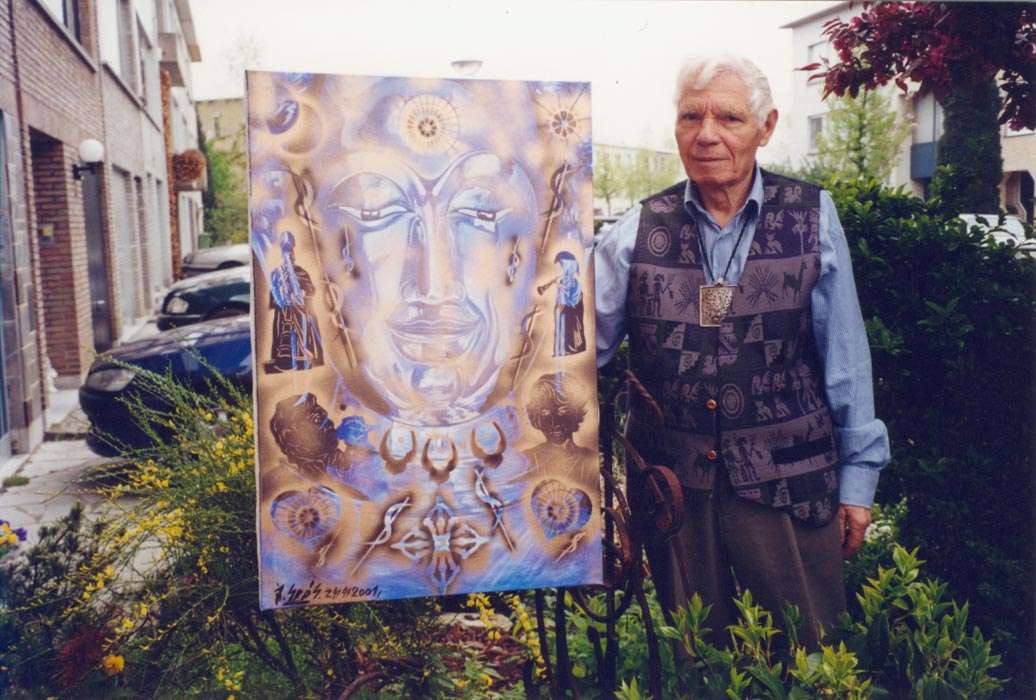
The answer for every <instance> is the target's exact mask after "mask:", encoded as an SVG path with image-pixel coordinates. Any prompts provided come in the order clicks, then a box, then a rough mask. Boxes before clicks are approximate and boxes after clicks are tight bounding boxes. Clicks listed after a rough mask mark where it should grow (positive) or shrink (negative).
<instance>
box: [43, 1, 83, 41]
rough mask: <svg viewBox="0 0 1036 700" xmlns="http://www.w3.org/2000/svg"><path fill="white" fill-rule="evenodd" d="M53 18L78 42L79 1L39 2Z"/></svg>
mask: <svg viewBox="0 0 1036 700" xmlns="http://www.w3.org/2000/svg"><path fill="white" fill-rule="evenodd" d="M40 2H41V3H42V4H43V6H44V7H46V8H47V9H48V10H50V13H51V14H52V15H54V18H55V19H56V20H57V21H59V22H61V23H62V24H63V25H65V28H66V29H68V31H69V33H70V34H71V35H72V36H74V37H75V38H76V41H78V40H79V38H80V37H79V0H40Z"/></svg>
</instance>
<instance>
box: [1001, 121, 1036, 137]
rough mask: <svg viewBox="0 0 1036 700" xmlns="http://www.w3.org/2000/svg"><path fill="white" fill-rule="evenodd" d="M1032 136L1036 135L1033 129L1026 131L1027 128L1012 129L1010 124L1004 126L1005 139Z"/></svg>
mask: <svg viewBox="0 0 1036 700" xmlns="http://www.w3.org/2000/svg"><path fill="white" fill-rule="evenodd" d="M1030 134H1036V131H1034V130H1032V129H1026V128H1021V129H1012V128H1011V125H1010V124H1004V126H1003V135H1004V136H1005V137H1008V136H1029V135H1030Z"/></svg>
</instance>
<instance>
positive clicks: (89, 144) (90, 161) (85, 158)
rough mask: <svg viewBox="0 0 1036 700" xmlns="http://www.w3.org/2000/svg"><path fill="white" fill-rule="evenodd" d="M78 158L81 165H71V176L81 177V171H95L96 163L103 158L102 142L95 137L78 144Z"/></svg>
mask: <svg viewBox="0 0 1036 700" xmlns="http://www.w3.org/2000/svg"><path fill="white" fill-rule="evenodd" d="M79 160H80V161H81V162H82V163H83V165H73V166H72V177H73V178H75V179H76V180H82V179H83V172H84V171H90V172H91V173H96V172H97V165H98V163H100V162H101V161H102V160H104V144H103V143H101V142H100V141H98V140H97V139H86V140H84V141H83V142H82V143H81V144H79Z"/></svg>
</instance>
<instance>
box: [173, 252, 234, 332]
mask: <svg viewBox="0 0 1036 700" xmlns="http://www.w3.org/2000/svg"><path fill="white" fill-rule="evenodd" d="M251 289H252V280H251V271H250V270H249V268H247V267H240V266H239V267H233V268H230V269H227V270H219V271H217V272H208V273H206V274H204V275H198V276H197V277H188V278H187V279H184V280H180V281H179V282H176V283H174V284H173V286H172V287H170V288H169V293H168V294H166V296H165V300H164V301H163V302H162V308H161V309H160V310H159V312H158V319H157V321H156V323H157V325H158V329H159V330H162V331H165V330H169V329H170V328H176V327H177V326H186V325H187V324H189V323H197V322H198V321H210V320H212V319H214V318H226V317H228V316H238V315H240V314H247V313H248V311H249V309H250V308H251V298H252V291H251Z"/></svg>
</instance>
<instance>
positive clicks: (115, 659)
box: [101, 654, 126, 676]
mask: <svg viewBox="0 0 1036 700" xmlns="http://www.w3.org/2000/svg"><path fill="white" fill-rule="evenodd" d="M101 665H102V666H103V667H104V672H105V673H107V674H108V675H109V676H114V675H115V674H117V673H122V670H123V669H124V668H126V660H125V659H123V658H122V657H121V656H119V655H118V654H108V656H106V657H104V660H103V661H101Z"/></svg>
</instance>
